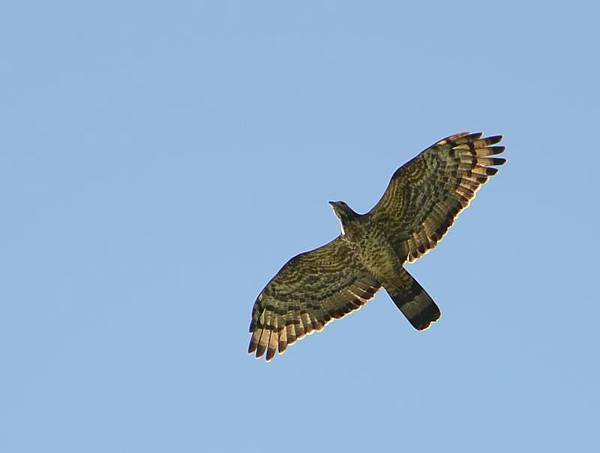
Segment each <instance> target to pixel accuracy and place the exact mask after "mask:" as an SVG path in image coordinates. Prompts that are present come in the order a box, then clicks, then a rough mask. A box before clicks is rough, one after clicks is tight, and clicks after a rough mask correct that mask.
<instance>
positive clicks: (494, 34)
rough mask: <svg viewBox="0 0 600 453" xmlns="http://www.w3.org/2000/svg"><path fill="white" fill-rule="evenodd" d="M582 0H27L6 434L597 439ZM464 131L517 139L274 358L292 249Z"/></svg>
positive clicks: (12, 202) (2, 65)
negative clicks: (262, 304)
mask: <svg viewBox="0 0 600 453" xmlns="http://www.w3.org/2000/svg"><path fill="white" fill-rule="evenodd" d="M599 19H600V9H599V7H598V6H597V3H595V2H591V1H590V2H582V1H574V2H569V4H568V6H567V4H566V3H564V2H517V1H507V2H468V1H460V2H432V1H425V2H353V1H326V2H316V1H302V2H280V1H279V2H276V1H256V2H244V1H212V2H202V1H188V2H141V1H129V2H127V1H126V2H110V1H108V2H107V1H103V2H65V1H57V2H13V1H6V2H4V3H3V5H2V8H1V14H0V50H1V52H0V100H1V102H0V124H2V128H1V129H2V133H1V134H0V153H1V154H0V155H1V156H2V159H1V161H0V162H1V164H0V171H1V174H2V177H1V178H0V206H1V209H2V212H3V216H2V217H3V221H2V222H0V254H1V256H2V259H1V260H0V275H2V284H1V285H0V301H1V303H0V359H1V360H2V372H1V373H0V450H1V451H5V452H11V453H17V452H40V451H44V452H61V453H67V452H78V453H79V452H111V453H118V452H132V451H143V452H164V451H177V452H197V451H211V452H212V451H224V452H230V451H231V452H234V451H241V450H242V449H243V450H244V451H250V452H275V451H281V450H282V449H285V451H287V452H289V453H293V452H301V451H306V450H315V451H323V450H334V449H335V451H338V450H340V451H347V452H354V451H357V452H358V451H361V452H362V451H398V450H402V451H411V450H415V449H418V450H419V451H425V452H427V451H440V450H443V451H447V452H454V451H456V452H470V451H473V452H479V451H490V452H496V451H497V452H505V451H527V450H535V451H546V452H551V451H574V450H581V451H593V450H595V449H598V447H599V445H598V444H599V442H598V440H597V436H596V432H595V431H596V430H597V423H598V419H599V416H600V414H599V411H600V409H599V407H600V392H599V390H598V382H599V381H600V368H599V365H598V344H599V342H600V334H599V333H598V329H597V324H596V323H597V321H596V320H597V318H598V316H599V315H600V306H599V302H600V300H599V296H598V292H597V273H598V262H597V259H598V258H597V257H598V254H599V253H600V243H599V242H600V241H599V240H598V238H597V233H598V230H599V229H600V219H599V216H598V196H599V195H600V183H599V181H598V178H597V174H596V172H597V168H596V167H597V165H596V160H597V156H598V149H597V147H598V144H597V140H596V138H595V137H596V133H597V131H596V129H597V128H598V124H599V118H600V108H599V105H600V102H599V101H600V89H599V88H598V80H600V64H599V60H598V42H600V32H599V31H598V25H597V24H598V21H599ZM463 130H472V131H480V130H482V131H484V132H486V133H488V134H503V135H504V136H505V144H506V145H507V147H508V151H507V153H506V157H507V158H508V159H509V162H508V164H507V165H506V166H505V167H503V168H502V170H501V172H500V173H499V175H498V176H497V177H496V178H495V179H494V180H493V181H492V182H491V183H490V184H488V185H486V186H485V187H484V188H483V189H482V190H481V191H480V192H479V196H478V197H477V199H476V200H475V201H474V202H473V203H472V205H471V208H470V209H469V210H468V211H466V212H465V213H464V214H463V216H462V217H461V218H460V220H459V221H458V222H457V224H456V225H455V226H454V228H453V229H452V231H451V232H450V234H449V235H448V236H447V237H446V239H445V240H444V241H443V242H442V243H441V245H440V246H439V247H438V249H437V250H435V251H434V252H432V253H431V254H429V255H427V256H426V257H425V259H423V260H421V261H419V262H418V263H416V264H414V265H411V266H410V271H411V273H413V274H414V275H415V277H416V278H417V279H418V280H419V281H420V283H421V284H422V285H423V286H424V287H425V288H426V289H427V291H428V292H429V293H430V294H431V295H432V297H433V298H434V299H435V300H436V301H437V303H438V304H439V305H440V307H441V309H442V312H443V317H442V320H441V322H439V323H437V324H436V325H435V326H433V328H431V329H430V330H429V331H427V332H425V333H417V332H415V331H414V330H413V329H412V328H411V327H410V325H409V324H408V322H407V321H406V320H405V319H404V318H403V316H402V315H401V314H400V313H399V312H398V310H397V309H396V307H395V306H394V304H393V303H392V302H391V301H390V300H389V298H388V297H387V295H386V294H384V293H381V294H379V295H378V296H377V298H376V299H375V300H374V301H373V302H371V303H370V304H369V305H368V306H367V307H366V308H364V309H363V310H361V311H360V312H358V313H356V314H353V315H351V316H349V317H348V318H345V319H344V320H342V321H337V322H335V323H333V324H331V325H330V326H329V327H328V328H327V329H326V330H325V332H323V333H320V334H317V335H313V336H311V337H309V338H308V339H306V340H303V341H301V342H300V343H298V344H296V345H294V346H292V347H291V348H290V349H289V350H288V352H287V353H286V355H284V356H280V357H277V359H276V360H275V361H273V362H272V363H270V364H266V363H264V362H263V361H258V360H255V359H253V358H252V357H250V356H248V355H246V348H247V343H248V340H249V335H248V332H247V328H248V324H249V318H250V311H251V307H252V303H253V301H254V299H255V297H256V295H257V294H258V292H259V291H260V290H261V289H262V287H263V286H264V284H265V283H266V282H267V281H268V280H269V279H270V278H271V277H272V276H273V274H274V273H275V272H276V271H277V270H278V269H279V268H280V266H281V265H282V264H283V263H284V262H285V261H286V260H287V259H288V258H290V257H291V256H293V255H295V254H297V253H299V252H301V251H304V250H308V249H311V248H314V247H316V246H318V245H321V244H323V243H325V242H327V241H329V240H330V239H331V238H333V237H335V236H336V235H337V234H338V232H339V226H338V223H337V219H336V218H335V216H334V215H333V213H332V211H331V208H330V206H329V205H328V204H327V201H328V200H338V199H341V200H345V201H346V202H348V204H349V205H350V206H352V207H353V208H354V209H355V210H357V211H359V212H365V211H367V210H368V209H370V207H371V206H372V205H373V204H374V203H375V202H376V201H377V200H378V199H379V197H380V195H381V193H382V192H383V190H384V189H385V187H386V185H387V182H388V180H389V177H390V176H391V174H392V173H393V172H394V170H395V169H396V168H397V167H398V166H400V165H401V164H403V163H404V162H405V161H407V160H408V159H410V158H412V157H413V156H414V155H415V154H416V153H417V152H419V151H420V150H422V149H423V148H425V147H426V146H428V145H430V144H431V143H433V142H435V141H436V140H438V139H440V138H442V137H444V136H446V135H449V134H452V133H455V132H458V131H463Z"/></svg>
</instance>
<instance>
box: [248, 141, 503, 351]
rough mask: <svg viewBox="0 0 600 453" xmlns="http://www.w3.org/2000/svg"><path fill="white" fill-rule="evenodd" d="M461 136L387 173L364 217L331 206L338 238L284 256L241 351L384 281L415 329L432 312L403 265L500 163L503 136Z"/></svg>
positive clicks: (299, 331) (357, 299)
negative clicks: (387, 179) (338, 228)
mask: <svg viewBox="0 0 600 453" xmlns="http://www.w3.org/2000/svg"><path fill="white" fill-rule="evenodd" d="M482 135H483V134H482V133H480V132H479V133H468V132H461V133H458V134H455V135H451V136H449V137H446V138H444V139H442V140H440V141H438V142H437V143H435V144H433V145H432V146H430V147H429V148H427V149H425V150H424V151H423V152H421V153H420V154H419V155H417V156H416V157H415V158H414V159H412V160H411V161H409V162H407V163H406V164H404V165H403V166H402V167H400V168H399V169H398V170H396V172H395V173H394V174H393V176H392V179H391V181H390V183H389V185H388V187H387V189H386V191H385V193H384V194H383V196H382V197H381V199H380V200H379V202H378V203H377V204H376V205H375V206H374V207H373V209H371V210H370V211H369V212H367V213H366V214H358V213H356V212H354V211H353V210H352V209H351V208H350V207H349V206H348V205H347V204H346V203H344V202H343V201H334V202H330V204H331V206H332V207H333V211H334V212H335V214H336V216H337V217H338V218H339V220H340V223H341V228H342V231H341V234H340V235H339V236H338V237H337V238H335V239H334V240H333V241H331V242H329V243H328V244H326V245H323V246H322V247H319V248H317V249H315V250H312V251H309V252H305V253H301V254H300V255H297V256H295V257H294V258H292V259H291V260H289V261H288V262H287V263H286V264H285V265H284V266H283V267H282V268H281V270H280V271H279V272H278V273H277V274H276V275H275V277H273V278H272V279H271V281H270V282H269V283H268V284H267V286H266V287H265V288H264V289H263V290H262V291H261V292H260V294H259V295H258V297H257V299H256V302H255V303H254V306H253V308H252V320H251V322H250V333H251V334H252V337H251V339H250V346H249V348H248V352H249V353H256V357H262V356H263V355H265V353H266V359H267V361H269V360H271V359H272V358H273V357H274V356H275V353H276V352H278V351H279V353H280V354H283V353H284V352H285V351H286V349H287V347H288V345H291V344H293V343H295V342H296V341H297V340H299V339H301V338H303V337H304V336H306V335H308V334H311V333H313V332H314V331H321V330H323V328H324V327H325V326H326V325H327V324H328V323H329V322H330V321H332V320H333V319H339V318H342V317H343V316H345V315H347V314H349V313H350V312H352V311H355V310H358V309H359V308H361V307H362V306H363V305H365V304H366V303H367V302H369V301H370V300H371V299H372V298H373V297H374V296H375V293H377V291H378V290H379V289H380V288H381V287H383V288H384V289H385V290H386V291H387V293H388V294H389V296H390V297H391V299H392V301H394V303H395V304H396V306H397V307H398V308H399V309H400V311H401V312H402V313H403V314H404V316H406V318H407V319H408V321H409V322H410V323H411V324H412V325H413V327H414V328H415V329H417V330H425V329H427V328H428V327H429V326H430V325H431V323H433V322H435V321H437V320H438V318H439V317H440V309H439V308H438V306H437V305H436V304H435V302H434V301H433V300H432V299H431V297H430V296H429V294H427V292H426V291H425V290H424V289H423V288H422V287H421V285H420V284H419V283H418V282H417V281H416V280H415V279H414V277H413V276H412V275H410V274H409V273H408V271H407V270H406V269H405V268H404V264H405V263H407V262H409V263H410V262H413V261H416V260H417V259H419V258H420V257H422V256H423V255H425V254H426V253H427V252H429V251H430V250H432V249H433V248H434V247H435V246H436V245H437V244H438V242H440V241H441V240H442V238H443V237H444V235H445V234H446V233H447V231H448V229H449V228H450V226H452V224H453V223H454V221H455V220H456V218H457V217H458V215H459V214H460V213H461V212H462V211H463V210H464V209H465V208H466V207H467V206H469V203H470V202H471V200H472V199H473V198H474V197H475V194H476V192H477V190H478V189H479V188H480V187H481V186H482V185H483V184H484V183H485V182H487V180H488V179H489V177H490V176H492V175H494V174H496V172H497V171H498V170H497V168H495V167H496V166H498V165H502V164H503V163H504V162H505V161H506V160H505V159H503V158H500V157H493V156H496V155H497V154H500V153H502V152H503V151H504V146H498V145H497V143H499V142H500V141H501V140H502V136H500V135H496V136H491V137H482Z"/></svg>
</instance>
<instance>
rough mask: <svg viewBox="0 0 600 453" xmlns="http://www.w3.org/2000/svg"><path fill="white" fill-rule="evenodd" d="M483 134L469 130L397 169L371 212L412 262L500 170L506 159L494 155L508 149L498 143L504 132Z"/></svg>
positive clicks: (447, 139)
mask: <svg viewBox="0 0 600 453" xmlns="http://www.w3.org/2000/svg"><path fill="white" fill-rule="evenodd" d="M481 136H482V134H481V133H474V134H471V133H468V132H463V133H459V134H455V135H452V136H450V137H447V138H445V139H443V140H440V141H439V142H437V143H435V144H434V145H432V146H430V147H429V148H427V149H426V150H425V151H423V152H422V153H421V154H419V155H418V156H417V157H415V158H414V159H412V160H411V161H409V162H407V163H406V164H405V165H403V166H402V167H400V168H399V169H398V170H397V171H396V172H395V173H394V175H393V176H392V179H391V181H390V183H389V185H388V187H387V189H386V191H385V193H384V194H383V197H382V198H381V200H379V202H378V203H377V204H376V205H375V206H374V207H373V209H371V211H370V212H369V214H370V215H371V216H372V219H373V220H375V221H377V222H378V223H379V224H380V225H382V226H383V228H384V231H386V235H387V236H388V240H389V241H390V242H391V243H392V246H393V247H394V248H395V249H396V251H397V252H398V253H399V254H400V255H401V256H405V257H406V258H407V259H408V260H409V261H411V262H412V261H415V260H417V259H418V258H420V257H421V256H423V255H424V254H425V253H427V252H428V251H429V250H431V249H433V248H434V247H435V246H436V245H437V243H438V242H439V241H440V240H441V239H442V237H443V236H444V235H445V234H446V232H447V231H448V229H449V228H450V226H452V224H453V223H454V221H455V220H456V218H457V217H458V215H459V214H460V212H461V211H462V210H463V209H465V208H466V207H467V206H469V203H470V201H471V200H472V199H473V198H474V197H475V193H476V192H477V190H478V189H479V188H480V187H481V185H482V184H484V183H485V182H486V181H487V180H488V178H489V177H490V176H491V175H494V174H495V173H496V172H497V171H498V170H497V169H496V168H494V167H495V166H496V165H502V164H503V163H504V162H505V159H502V158H499V157H491V156H495V155H496V154H500V153H502V152H503V151H504V146H494V145H495V144H496V143H498V142H500V140H501V139H502V136H500V135H497V136H493V137H484V138H482V137H481Z"/></svg>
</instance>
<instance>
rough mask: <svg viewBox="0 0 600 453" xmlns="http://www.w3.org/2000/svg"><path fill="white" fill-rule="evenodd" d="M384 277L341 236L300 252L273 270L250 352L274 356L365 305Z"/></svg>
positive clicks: (256, 313)
mask: <svg viewBox="0 0 600 453" xmlns="http://www.w3.org/2000/svg"><path fill="white" fill-rule="evenodd" d="M380 286H381V285H380V283H379V282H378V281H377V280H375V279H374V278H373V277H372V276H371V275H370V273H369V272H368V271H367V270H366V269H364V267H363V266H362V265H361V264H360V263H359V262H358V261H357V259H356V258H354V255H353V254H352V252H351V250H350V249H349V248H348V246H347V245H346V244H345V243H344V241H342V240H341V239H340V237H338V238H336V239H335V240H333V241H332V242H330V243H329V244H326V245H324V246H322V247H320V248H318V249H315V250H312V251H310V252H306V253H302V254H300V255H298V256H296V257H294V258H292V259H291V260H290V261H288V262H287V263H286V264H285V265H284V266H283V268H282V269H281V270H280V271H279V272H278V273H277V275H275V277H274V278H273V279H272V280H271V281H270V282H269V283H268V284H267V286H266V287H265V289H263V290H262V292H261V293H260V294H259V295H258V298H257V299H256V302H255V303H254V307H253V309H252V321H251V323H250V332H251V333H252V338H251V340H250V346H249V348H248V352H249V353H253V352H255V353H256V357H261V356H263V355H264V354H265V352H266V359H267V360H271V359H272V358H273V357H274V356H275V353H276V352H277V351H279V353H280V354H282V353H283V352H285V350H286V349H287V347H288V345H291V344H293V343H295V342H296V341H297V340H299V339H301V338H303V337H304V336H305V335H308V334H311V333H313V332H314V331H321V330H323V328H324V327H325V326H326V325H327V324H328V323H329V322H331V321H332V320H333V319H339V318H341V317H343V316H345V315H347V314H348V313H350V312H352V311H354V310H357V309H359V308H361V307H362V306H363V305H365V304H366V303H367V302H368V301H369V300H371V299H372V298H373V297H374V296H375V293H376V292H377V291H378V290H379V288H380Z"/></svg>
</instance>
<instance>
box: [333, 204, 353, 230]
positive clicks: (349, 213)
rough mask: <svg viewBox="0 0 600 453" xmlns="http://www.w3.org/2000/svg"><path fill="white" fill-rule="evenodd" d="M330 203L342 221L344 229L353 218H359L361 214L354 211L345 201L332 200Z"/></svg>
mask: <svg viewBox="0 0 600 453" xmlns="http://www.w3.org/2000/svg"><path fill="white" fill-rule="evenodd" d="M329 204H330V205H331V207H332V208H333V212H335V215H336V216H337V217H338V219H340V222H341V223H342V231H344V230H345V227H347V226H348V225H349V224H350V222H352V220H354V219H357V218H358V217H359V215H358V214H357V213H356V212H354V211H353V210H352V209H351V208H350V206H348V205H347V204H346V203H345V202H343V201H330V202H329Z"/></svg>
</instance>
